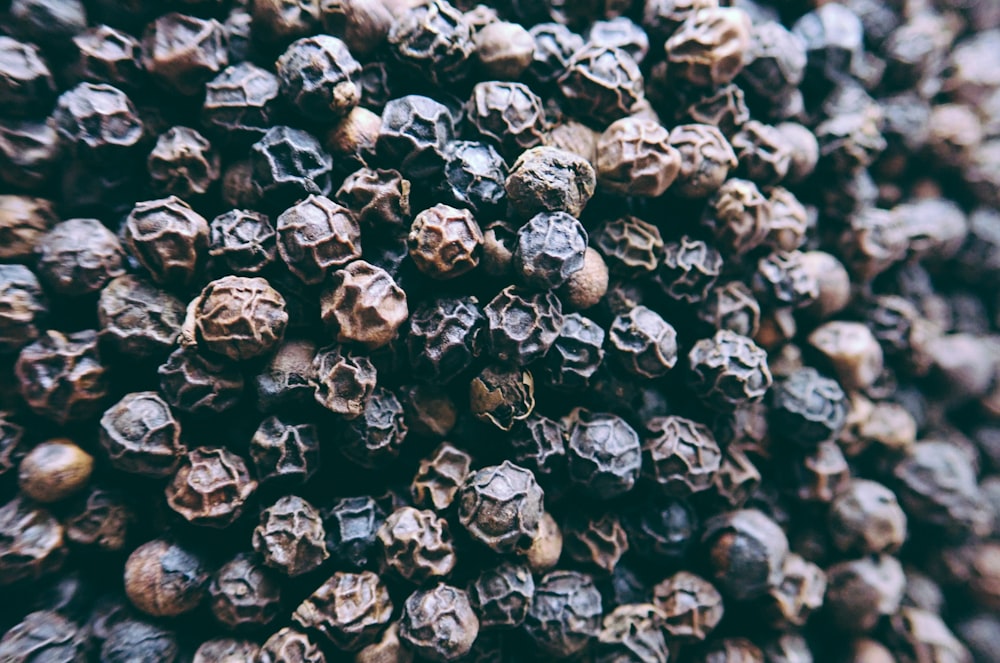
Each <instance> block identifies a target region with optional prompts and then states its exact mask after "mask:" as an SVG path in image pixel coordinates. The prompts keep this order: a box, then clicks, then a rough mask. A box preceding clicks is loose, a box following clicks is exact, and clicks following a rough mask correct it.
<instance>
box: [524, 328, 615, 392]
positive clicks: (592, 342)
mask: <svg viewBox="0 0 1000 663" xmlns="http://www.w3.org/2000/svg"><path fill="white" fill-rule="evenodd" d="M603 346H604V330H603V329H602V328H601V327H600V326H599V325H598V324H597V323H596V322H594V321H593V320H590V319H589V318H585V317H583V316H582V315H580V314H579V313H569V314H567V315H565V316H563V325H562V328H561V329H560V330H559V335H558V336H556V339H555V341H553V342H552V346H551V347H550V348H549V351H548V352H547V353H546V354H545V357H543V359H542V364H541V366H540V369H541V371H542V373H543V374H544V375H545V376H546V378H547V385H548V386H550V387H553V388H555V389H560V390H565V391H579V390H582V389H584V388H586V386H587V384H588V383H589V381H590V378H591V377H592V376H593V375H594V373H596V372H597V369H598V367H600V366H601V364H602V362H603V360H604V347H603Z"/></svg>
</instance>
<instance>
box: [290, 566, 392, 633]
mask: <svg viewBox="0 0 1000 663" xmlns="http://www.w3.org/2000/svg"><path fill="white" fill-rule="evenodd" d="M292 619H293V620H294V621H295V622H296V623H297V624H298V625H299V626H301V627H303V628H304V629H307V630H310V631H317V632H319V633H322V634H323V635H325V636H326V637H327V639H329V640H330V642H332V643H333V644H334V645H335V646H336V647H337V648H338V649H341V650H344V651H356V650H358V649H361V648H362V647H364V646H365V645H368V644H371V643H372V642H373V641H374V640H375V639H376V638H377V637H378V635H379V633H380V632H381V631H382V629H384V628H385V626H386V624H388V622H389V620H390V619H392V600H391V599H390V598H389V590H387V589H386V587H385V585H384V584H383V583H382V581H381V580H380V579H379V577H378V576H377V575H375V574H374V573H372V572H371V571H361V572H360V573H347V572H343V571H338V572H337V573H334V574H333V575H332V576H331V577H330V579H329V580H327V581H326V582H324V583H323V584H322V585H320V586H319V587H318V588H317V589H316V591H314V592H313V593H312V594H311V595H310V596H309V598H307V599H306V600H305V601H303V602H302V603H301V604H300V605H299V607H298V608H296V610H295V612H294V613H293V615H292Z"/></svg>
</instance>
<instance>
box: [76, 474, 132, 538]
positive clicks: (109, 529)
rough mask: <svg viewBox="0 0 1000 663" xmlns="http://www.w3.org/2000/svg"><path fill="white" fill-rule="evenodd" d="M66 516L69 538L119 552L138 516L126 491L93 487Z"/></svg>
mask: <svg viewBox="0 0 1000 663" xmlns="http://www.w3.org/2000/svg"><path fill="white" fill-rule="evenodd" d="M67 508H68V512H67V513H66V515H64V516H63V527H65V534H66V538H67V539H68V540H69V541H72V542H73V543H76V544H80V545H84V546H96V547H97V548H100V549H101V550H107V551H119V550H121V549H122V548H124V547H125V542H126V541H127V540H128V535H129V528H130V527H131V525H132V523H133V522H135V520H136V516H135V513H133V511H132V509H131V507H130V506H129V504H128V503H127V502H126V498H125V495H124V493H120V492H117V491H114V490H107V489H104V488H91V489H90V491H89V492H87V493H86V494H84V495H81V496H79V497H78V498H76V499H75V500H73V501H72V502H71V503H70V504H69V505H68V506H67Z"/></svg>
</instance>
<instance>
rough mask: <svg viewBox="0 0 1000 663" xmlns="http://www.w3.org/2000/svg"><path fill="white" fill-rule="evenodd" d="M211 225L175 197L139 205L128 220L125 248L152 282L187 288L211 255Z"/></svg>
mask: <svg viewBox="0 0 1000 663" xmlns="http://www.w3.org/2000/svg"><path fill="white" fill-rule="evenodd" d="M208 233H209V230H208V221H206V220H205V218H204V217H203V216H201V215H200V214H198V213H197V212H195V211H194V210H193V209H191V207H190V206H189V205H188V204H187V203H185V202H184V201H183V200H181V199H180V198H178V197H176V196H170V197H169V198H163V199H160V200H150V201H146V202H140V203H136V205H135V207H134V208H133V209H132V212H131V213H130V214H129V215H128V218H127V219H126V220H125V228H124V236H125V245H126V246H127V247H128V249H129V252H130V253H131V254H132V255H133V256H135V258H136V260H138V261H139V264H141V265H142V266H143V267H145V268H146V270H147V271H148V272H149V274H150V276H151V277H152V279H153V281H155V282H156V283H159V284H161V285H188V284H190V283H191V282H192V281H193V280H194V278H195V276H196V275H197V273H198V272H199V271H200V269H201V268H202V266H203V263H204V261H205V258H206V256H207V253H208Z"/></svg>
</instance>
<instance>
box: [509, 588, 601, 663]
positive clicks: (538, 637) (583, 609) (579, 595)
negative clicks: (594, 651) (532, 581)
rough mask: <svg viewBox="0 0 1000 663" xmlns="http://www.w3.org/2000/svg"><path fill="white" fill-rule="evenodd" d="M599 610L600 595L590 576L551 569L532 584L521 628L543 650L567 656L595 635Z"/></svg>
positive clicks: (597, 628) (554, 654)
mask: <svg viewBox="0 0 1000 663" xmlns="http://www.w3.org/2000/svg"><path fill="white" fill-rule="evenodd" d="M601 612H602V610H601V594H600V593H599V592H598V591H597V588H595V587H594V582H593V579H592V578H591V577H590V576H589V575H586V574H583V573H577V572H576V571H553V572H551V573H548V574H546V575H545V576H543V577H542V578H541V580H539V581H538V583H537V584H536V585H535V596H534V599H533V600H532V602H531V608H530V609H529V610H528V616H527V618H526V619H525V621H524V630H525V631H526V632H527V634H528V635H529V636H530V637H531V639H532V640H533V641H534V642H535V644H536V645H538V647H539V648H540V649H542V650H543V651H544V652H546V653H547V654H549V655H550V656H554V657H558V658H566V657H569V656H572V655H573V654H576V653H578V652H580V651H581V650H583V649H584V648H585V647H586V646H587V645H588V644H590V642H591V640H593V639H594V638H595V637H596V636H597V635H598V632H599V631H600V626H601Z"/></svg>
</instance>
